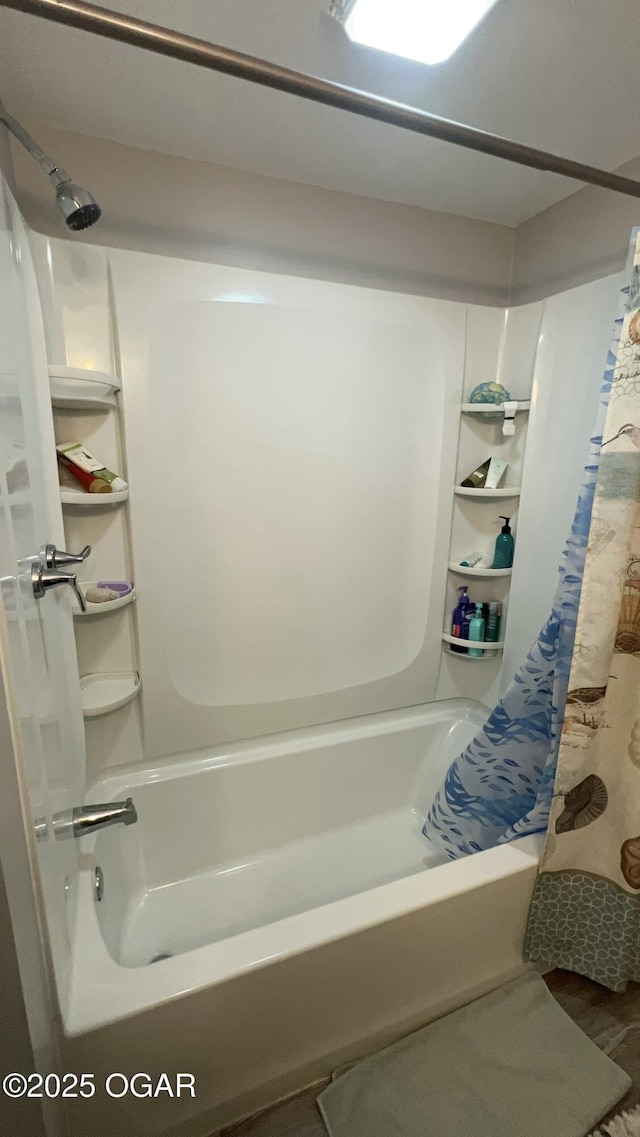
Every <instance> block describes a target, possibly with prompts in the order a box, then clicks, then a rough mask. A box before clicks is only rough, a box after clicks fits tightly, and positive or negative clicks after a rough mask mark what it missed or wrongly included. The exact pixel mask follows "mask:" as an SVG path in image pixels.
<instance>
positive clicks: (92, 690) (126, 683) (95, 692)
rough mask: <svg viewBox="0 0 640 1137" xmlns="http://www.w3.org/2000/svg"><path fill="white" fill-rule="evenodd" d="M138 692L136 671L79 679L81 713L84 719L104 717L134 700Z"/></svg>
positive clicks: (138, 683) (138, 685) (88, 676)
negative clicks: (97, 716)
mask: <svg viewBox="0 0 640 1137" xmlns="http://www.w3.org/2000/svg"><path fill="white" fill-rule="evenodd" d="M139 690H140V676H139V674H138V672H137V671H111V672H105V674H103V675H83V676H81V678H80V693H81V697H82V713H83V715H84V717H85V718H93V717H94V716H96V715H106V714H108V713H109V712H110V711H117V710H118V709H119V708H120V707H124V706H126V704H127V703H129V702H131V700H132V699H135V697H136V695H137V694H138V692H139Z"/></svg>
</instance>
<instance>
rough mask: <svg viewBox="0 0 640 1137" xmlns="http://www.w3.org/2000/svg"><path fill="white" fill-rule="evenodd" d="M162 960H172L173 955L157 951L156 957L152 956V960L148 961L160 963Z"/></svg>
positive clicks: (168, 952)
mask: <svg viewBox="0 0 640 1137" xmlns="http://www.w3.org/2000/svg"><path fill="white" fill-rule="evenodd" d="M162 959H173V953H172V952H170V951H159V952H158V954H157V955H154V956H153V958H152V959H150V960H149V963H160V961H161V960H162Z"/></svg>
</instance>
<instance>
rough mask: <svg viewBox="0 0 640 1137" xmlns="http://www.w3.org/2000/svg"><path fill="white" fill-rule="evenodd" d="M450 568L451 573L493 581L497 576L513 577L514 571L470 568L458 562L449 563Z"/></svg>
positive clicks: (508, 569)
mask: <svg viewBox="0 0 640 1137" xmlns="http://www.w3.org/2000/svg"><path fill="white" fill-rule="evenodd" d="M449 568H450V570H451V572H459V573H460V575H461V576H477V577H481V576H484V577H486V578H487V579H491V578H492V577H496V576H511V573H512V572H513V569H510V568H504V569H494V568H469V567H468V566H465V565H459V564H457V562H456V561H449Z"/></svg>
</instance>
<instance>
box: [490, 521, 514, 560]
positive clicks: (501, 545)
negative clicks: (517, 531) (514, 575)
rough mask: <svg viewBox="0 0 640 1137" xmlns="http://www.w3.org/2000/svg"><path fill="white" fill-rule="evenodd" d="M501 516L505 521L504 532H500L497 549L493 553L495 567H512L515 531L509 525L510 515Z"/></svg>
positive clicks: (497, 538)
mask: <svg viewBox="0 0 640 1137" xmlns="http://www.w3.org/2000/svg"><path fill="white" fill-rule="evenodd" d="M500 518H501V520H502V521H504V525H503V526H502V532H501V533H498V536H497V537H496V549H495V553H494V554H493V568H494V569H506V568H511V566H512V564H513V545H514V541H513V533H512V532H511V529H510V527H509V522H510V520H511V518H510V517H505V516H504V514H502V513H501V514H500Z"/></svg>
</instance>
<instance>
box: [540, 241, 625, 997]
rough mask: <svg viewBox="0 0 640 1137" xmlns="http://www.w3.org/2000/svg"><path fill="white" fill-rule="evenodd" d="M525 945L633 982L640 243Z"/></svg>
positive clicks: (612, 980)
mask: <svg viewBox="0 0 640 1137" xmlns="http://www.w3.org/2000/svg"><path fill="white" fill-rule="evenodd" d="M525 953H526V958H527V959H530V960H535V961H539V962H542V963H545V964H549V965H553V966H555V967H564V968H567V969H569V970H571V971H578V972H580V973H581V974H582V975H587V976H589V978H591V979H595V980H596V981H597V982H599V983H603V984H604V985H605V986H607V987H610V988H612V989H613V990H614V991H621V990H624V988H625V986H626V983H627V981H628V980H629V979H634V980H640V239H638V240H637V245H636V254H635V261H634V267H633V272H632V281H631V286H630V289H629V298H628V304H627V314H626V317H625V321H624V326H623V329H622V335H621V339H620V345H619V350H618V355H617V363H616V367H615V371H614V378H613V386H612V390H611V397H610V401H609V408H608V412H607V418H606V424H605V430H604V441H603V444H602V455H601V459H600V469H599V472H598V478H597V483H596V488H595V496H594V501H593V511H592V521H591V531H590V535H589V545H588V551H587V559H586V564H585V572H584V581H583V585H582V594H581V598H580V606H579V610H578V621H577V628H576V635H575V649H574V653H573V660H572V663H571V672H570V676H569V691H568V695H567V700H566V711H565V717H564V725H563V729H562V737H561V742H560V749H559V754H558V766H557V774H556V779H555V788H554V792H553V801H552V806H551V816H550V822H549V831H548V835H547V843H546V847H545V851H544V856H543V860H542V863H541V866H540V875H539V876H538V879H537V882H536V886H535V890H534V896H533V902H532V907H531V912H530V916H529V927H528V931H527V938H526V944H525Z"/></svg>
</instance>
